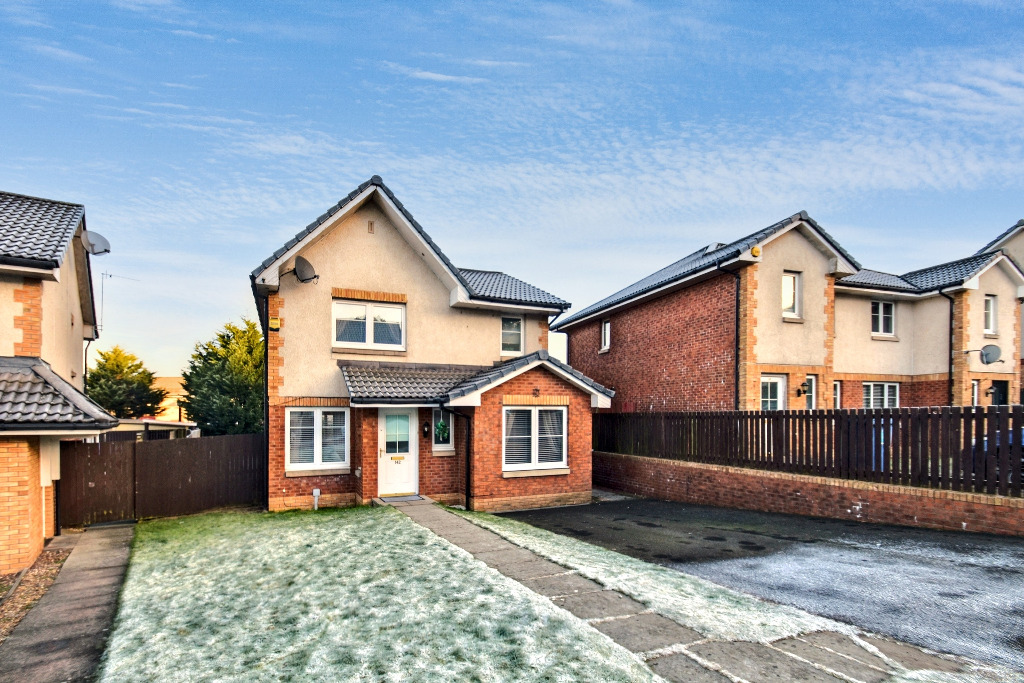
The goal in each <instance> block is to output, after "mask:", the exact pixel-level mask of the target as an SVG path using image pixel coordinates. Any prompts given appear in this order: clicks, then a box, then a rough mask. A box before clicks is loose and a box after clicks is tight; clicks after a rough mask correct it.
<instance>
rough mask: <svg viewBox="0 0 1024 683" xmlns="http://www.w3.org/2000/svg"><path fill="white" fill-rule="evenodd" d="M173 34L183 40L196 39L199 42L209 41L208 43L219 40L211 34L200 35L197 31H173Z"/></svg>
mask: <svg viewBox="0 0 1024 683" xmlns="http://www.w3.org/2000/svg"><path fill="white" fill-rule="evenodd" d="M171 33H172V34H173V35H176V36H181V37H183V38H196V39H198V40H208V41H213V40H217V36H215V35H212V34H209V33H198V32H196V31H187V30H185V29H174V30H173V31H171Z"/></svg>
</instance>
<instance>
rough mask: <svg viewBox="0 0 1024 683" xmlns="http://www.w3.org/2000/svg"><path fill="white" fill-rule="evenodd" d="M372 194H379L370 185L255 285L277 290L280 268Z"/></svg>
mask: <svg viewBox="0 0 1024 683" xmlns="http://www.w3.org/2000/svg"><path fill="white" fill-rule="evenodd" d="M374 192H379V189H378V188H377V186H376V185H370V186H369V187H368V188H366V189H365V190H363V191H362V192H360V193H359V195H358V196H356V198H355V199H353V200H352V201H350V202H349V203H348V204H346V205H345V207H344V208H342V209H341V210H340V211H338V212H337V213H336V214H334V215H333V216H331V217H330V218H329V219H327V220H326V221H324V222H323V223H321V224H320V225H318V226H317V227H316V229H315V230H313V232H311V233H309V234H308V235H306V236H305V237H303V238H302V239H301V240H299V241H298V242H297V243H296V244H294V245H293V246H292V248H291V249H289V250H288V251H286V252H285V253H283V254H281V255H280V256H279V257H278V258H277V259H276V260H275V261H274V262H273V263H271V264H270V265H269V266H267V267H266V268H264V269H263V270H262V271H261V272H260V274H259V275H257V276H256V285H257V286H260V287H267V288H270V289H277V287H278V286H279V285H280V283H281V272H280V271H281V268H282V267H283V266H284V265H285V264H286V263H288V261H290V260H291V259H293V258H295V257H296V256H297V255H298V253H299V252H300V251H301V250H302V249H304V248H305V247H306V245H308V244H309V243H310V242H313V241H315V240H317V239H318V238H319V237H320V236H321V235H323V234H324V233H325V232H327V231H328V230H330V229H332V228H333V227H334V226H336V225H337V224H338V223H339V222H340V221H341V220H343V219H344V218H346V217H347V216H349V215H350V214H351V213H353V212H355V211H356V210H357V209H359V207H361V206H362V205H363V204H364V203H365V202H366V200H367V199H369V198H370V196H371V195H373V193H374ZM381 196H384V193H383V192H381Z"/></svg>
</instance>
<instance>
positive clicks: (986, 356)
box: [981, 344, 1001, 365]
mask: <svg viewBox="0 0 1024 683" xmlns="http://www.w3.org/2000/svg"><path fill="white" fill-rule="evenodd" d="M1000 353H1001V352H1000V351H999V347H998V346H996V345H995V344H986V345H985V346H982V347H981V362H982V363H984V364H985V365H991V364H992V363H995V362H996V361H998V360H999V355H1000Z"/></svg>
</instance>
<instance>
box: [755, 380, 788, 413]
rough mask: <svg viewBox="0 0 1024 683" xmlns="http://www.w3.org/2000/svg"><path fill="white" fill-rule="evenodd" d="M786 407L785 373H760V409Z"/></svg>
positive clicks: (780, 408)
mask: <svg viewBox="0 0 1024 683" xmlns="http://www.w3.org/2000/svg"><path fill="white" fill-rule="evenodd" d="M785 409H786V377H785V375H761V410H785Z"/></svg>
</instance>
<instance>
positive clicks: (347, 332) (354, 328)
mask: <svg viewBox="0 0 1024 683" xmlns="http://www.w3.org/2000/svg"><path fill="white" fill-rule="evenodd" d="M333 344H334V346H335V347H340V348H367V349H381V350H391V351H404V350H405V306H404V305H402V304H378V303H369V302H364V301H342V300H335V301H334V340H333Z"/></svg>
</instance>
